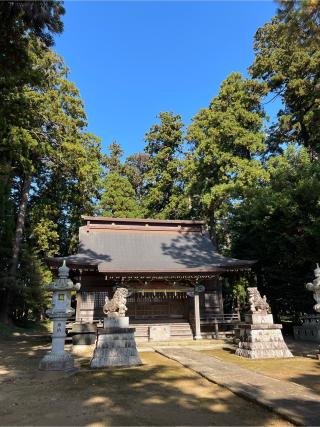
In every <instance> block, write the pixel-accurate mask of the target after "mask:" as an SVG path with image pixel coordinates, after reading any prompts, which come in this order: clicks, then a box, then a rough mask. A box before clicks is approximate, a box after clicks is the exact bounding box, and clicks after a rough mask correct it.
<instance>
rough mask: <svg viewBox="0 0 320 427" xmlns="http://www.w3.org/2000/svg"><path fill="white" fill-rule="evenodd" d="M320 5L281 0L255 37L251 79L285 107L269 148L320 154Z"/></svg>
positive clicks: (314, 156)
mask: <svg viewBox="0 0 320 427" xmlns="http://www.w3.org/2000/svg"><path fill="white" fill-rule="evenodd" d="M319 24H320V3H319V1H318V0H313V1H306V2H301V1H297V0H292V1H281V2H280V8H279V10H278V13H277V15H276V16H275V17H274V18H273V19H272V20H271V22H269V23H267V24H265V25H264V26H263V27H262V28H260V29H259V30H258V31H257V33H256V35H255V44H254V49H255V54H256V57H255V61H254V64H253V65H252V67H251V74H252V76H253V77H255V78H259V79H262V80H263V81H265V82H266V83H267V85H268V88H269V90H270V91H271V92H272V94H273V96H274V97H275V96H278V97H280V99H281V100H282V102H283V105H284V106H283V108H282V109H281V110H280V111H279V113H278V122H277V124H276V125H275V126H274V127H273V128H272V132H271V135H270V138H269V143H270V148H273V149H274V150H276V149H278V148H279V145H280V144H282V143H288V142H294V143H299V144H302V145H304V146H305V147H307V149H308V151H309V153H310V157H311V158H313V159H318V158H319V153H320V49H319V46H320V27H319Z"/></svg>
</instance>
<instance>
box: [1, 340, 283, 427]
mask: <svg viewBox="0 0 320 427" xmlns="http://www.w3.org/2000/svg"><path fill="white" fill-rule="evenodd" d="M45 347H46V346H45V345H44V344H43V343H41V342H35V341H32V340H30V339H24V338H22V339H16V340H13V341H0V357H1V361H0V382H1V381H2V383H0V424H1V425H10V426H11V425H68V426H69V425H70V426H71V425H86V426H93V425H99V426H114V425H126V426H129V425H141V426H153V425H154V426H156V425H158V426H162V425H171V426H179V425H185V426H187V425H194V426H200V425H201V426H204V425H210V426H213V425H264V426H281V427H282V426H289V425H290V424H289V423H287V422H286V421H283V420H282V419H280V418H279V417H278V416H276V415H274V414H272V413H270V412H268V411H267V410H265V409H263V408H261V407H259V406H257V405H256V404H254V403H250V402H248V401H246V400H243V399H241V398H239V397H237V396H235V395H234V394H232V393H231V392H230V391H228V390H226V389H224V388H221V387H219V386H216V385H214V384H212V383H210V382H209V381H207V380H206V379H204V378H202V377H200V376H199V375H197V374H196V373H194V372H192V371H190V370H189V369H186V368H184V367H182V366H181V365H179V364H178V363H176V362H174V361H170V360H168V359H166V358H164V357H163V356H161V355H158V354H155V353H142V354H141V356H142V360H143V362H144V363H145V365H144V366H141V367H137V368H127V369H117V370H112V371H111V370H101V371H92V370H89V369H88V365H87V363H88V360H82V361H81V365H82V366H81V370H80V371H79V372H78V373H77V374H75V375H72V376H68V375H65V374H63V375H61V374H55V373H41V372H39V371H38V370H37V364H38V362H39V359H40V357H41V356H42V355H43V353H44V351H45ZM1 379H2V380H1Z"/></svg>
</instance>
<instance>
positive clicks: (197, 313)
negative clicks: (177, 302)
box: [194, 291, 202, 340]
mask: <svg viewBox="0 0 320 427" xmlns="http://www.w3.org/2000/svg"><path fill="white" fill-rule="evenodd" d="M194 322H195V329H196V334H195V336H194V339H195V340H201V338H202V336H201V328H200V304H199V293H198V292H196V291H195V292H194Z"/></svg>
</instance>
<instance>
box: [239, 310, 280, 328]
mask: <svg viewBox="0 0 320 427" xmlns="http://www.w3.org/2000/svg"><path fill="white" fill-rule="evenodd" d="M244 318H245V322H246V323H251V324H258V325H259V324H261V323H268V324H273V316H272V314H264V313H259V312H258V313H247V314H245V316H244Z"/></svg>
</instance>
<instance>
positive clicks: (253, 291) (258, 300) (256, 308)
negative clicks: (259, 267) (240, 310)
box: [248, 288, 271, 314]
mask: <svg viewBox="0 0 320 427" xmlns="http://www.w3.org/2000/svg"><path fill="white" fill-rule="evenodd" d="M248 296H249V304H250V313H257V312H258V313H265V314H267V313H271V310H270V306H269V304H268V303H267V298H266V296H265V295H264V297H263V298H262V297H261V295H260V292H259V291H258V288H248Z"/></svg>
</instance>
